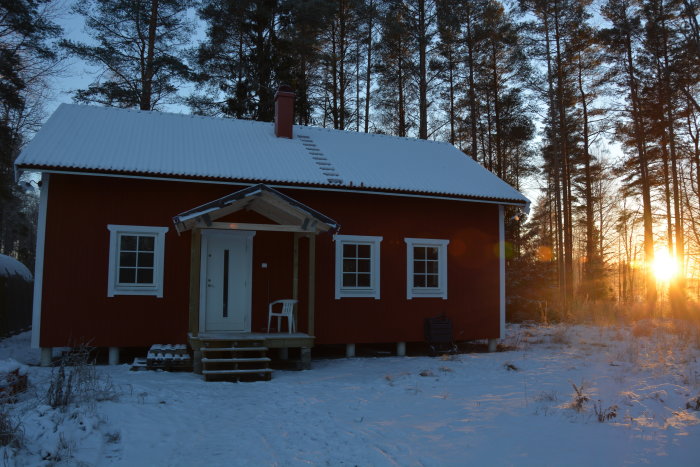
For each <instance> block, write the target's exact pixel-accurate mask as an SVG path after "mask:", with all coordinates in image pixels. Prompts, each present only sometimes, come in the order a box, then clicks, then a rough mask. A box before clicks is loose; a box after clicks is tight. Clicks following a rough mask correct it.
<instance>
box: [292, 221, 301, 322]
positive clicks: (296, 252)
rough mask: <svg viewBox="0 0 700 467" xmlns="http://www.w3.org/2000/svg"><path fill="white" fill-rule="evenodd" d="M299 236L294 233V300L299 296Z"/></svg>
mask: <svg viewBox="0 0 700 467" xmlns="http://www.w3.org/2000/svg"><path fill="white" fill-rule="evenodd" d="M299 237H300V235H299V234H298V233H295V234H294V250H293V251H294V256H293V264H294V266H293V268H292V269H293V271H292V298H293V299H294V300H297V299H298V298H299ZM297 311H298V310H297Z"/></svg>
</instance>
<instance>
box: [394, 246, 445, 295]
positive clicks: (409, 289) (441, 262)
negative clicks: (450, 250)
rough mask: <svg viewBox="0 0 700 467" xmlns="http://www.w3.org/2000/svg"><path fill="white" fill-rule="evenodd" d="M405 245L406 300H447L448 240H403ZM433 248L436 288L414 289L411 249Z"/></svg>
mask: <svg viewBox="0 0 700 467" xmlns="http://www.w3.org/2000/svg"><path fill="white" fill-rule="evenodd" d="M403 241H404V242H405V243H406V299H407V300H412V299H414V298H442V299H443V300H447V245H449V243H450V241H449V240H443V239H437V238H404V239H403ZM414 247H434V248H437V249H438V286H437V287H433V288H431V287H414V286H413V273H414V271H413V266H414V258H413V248H414Z"/></svg>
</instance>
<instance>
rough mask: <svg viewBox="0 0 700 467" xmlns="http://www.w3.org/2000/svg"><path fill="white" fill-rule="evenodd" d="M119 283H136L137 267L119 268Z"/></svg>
mask: <svg viewBox="0 0 700 467" xmlns="http://www.w3.org/2000/svg"><path fill="white" fill-rule="evenodd" d="M119 283H121V284H135V283H136V269H130V268H119Z"/></svg>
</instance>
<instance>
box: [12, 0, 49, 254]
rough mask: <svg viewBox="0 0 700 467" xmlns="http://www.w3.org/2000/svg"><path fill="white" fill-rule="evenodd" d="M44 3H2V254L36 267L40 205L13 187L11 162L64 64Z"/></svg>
mask: <svg viewBox="0 0 700 467" xmlns="http://www.w3.org/2000/svg"><path fill="white" fill-rule="evenodd" d="M51 17H52V11H51V4H50V3H49V2H48V1H43V0H2V1H0V253H3V254H8V255H13V256H16V257H17V258H18V259H19V260H20V261H22V262H24V263H25V264H27V266H29V267H32V266H33V264H34V244H35V242H34V239H35V236H34V231H35V219H36V216H35V214H36V209H35V207H36V202H35V200H34V199H33V198H34V197H33V196H30V197H27V196H25V195H24V194H23V193H21V192H20V190H19V189H18V188H17V185H16V184H15V183H14V170H13V162H14V160H15V158H16V156H17V155H18V153H19V149H20V147H21V146H22V144H23V143H24V141H25V139H26V137H27V136H28V133H30V132H31V131H33V130H35V129H36V128H37V127H38V125H39V124H40V122H41V120H42V119H43V117H44V113H43V105H44V103H45V99H46V89H47V87H48V80H49V79H50V78H52V77H53V76H54V75H55V73H56V72H57V71H59V69H58V68H57V67H58V64H59V63H60V60H59V57H58V56H57V54H56V51H55V50H54V49H53V47H52V40H54V39H55V38H56V37H58V35H59V34H60V32H61V29H60V28H59V27H58V26H57V25H56V24H54V23H53V21H52V20H51Z"/></svg>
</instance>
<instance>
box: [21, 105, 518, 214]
mask: <svg viewBox="0 0 700 467" xmlns="http://www.w3.org/2000/svg"><path fill="white" fill-rule="evenodd" d="M15 164H16V166H17V168H18V169H19V170H24V169H27V170H65V171H71V170H77V171H88V172H89V171H98V172H103V173H115V174H119V173H127V174H137V175H143V176H168V177H176V178H205V179H221V180H232V181H250V182H264V183H268V184H269V183H293V184H300V185H321V186H324V185H325V186H329V187H335V188H350V187H352V188H364V189H379V190H396V191H400V192H411V193H424V194H434V195H443V196H450V195H451V196H458V197H468V198H471V197H473V198H483V199H493V200H499V201H500V200H503V201H510V202H514V203H518V204H520V203H524V204H528V203H529V201H528V199H527V198H525V196H523V195H522V194H521V193H519V192H518V191H517V190H515V189H514V188H513V187H511V186H510V185H508V184H507V183H505V182H504V181H502V180H501V179H499V178H498V177H497V176H496V175H494V174H493V173H491V172H489V171H488V170H486V169H485V168H484V167H482V166H481V165H479V164H478V163H477V162H475V161H474V160H472V159H471V158H470V157H467V156H466V155H465V154H464V153H462V152H461V151H459V150H458V149H457V148H455V147H454V146H452V145H450V144H448V143H442V142H436V141H425V140H418V139H413V138H399V137H395V136H386V135H375V134H367V133H357V132H352V131H339V130H330V129H325V128H317V127H309V126H298V125H295V126H294V138H293V139H287V138H277V137H276V136H275V135H274V128H273V124H272V123H266V122H256V121H251V120H237V119H228V118H214V117H202V116H195V115H181V114H170V113H162V112H153V111H141V110H129V109H116V108H108V107H97V106H87V105H76V104H61V105H60V106H59V107H58V109H57V110H56V111H55V112H54V114H53V115H52V116H51V117H50V118H49V119H48V121H47V122H46V123H45V124H44V126H43V127H42V129H41V130H40V131H39V132H38V133H37V135H36V136H35V137H34V139H33V140H32V141H31V142H29V144H27V146H26V147H25V148H24V150H23V151H22V153H21V154H20V156H19V157H18V158H17V160H16V162H15Z"/></svg>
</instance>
